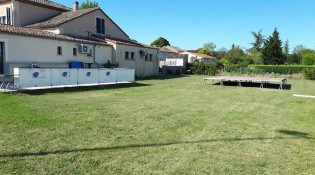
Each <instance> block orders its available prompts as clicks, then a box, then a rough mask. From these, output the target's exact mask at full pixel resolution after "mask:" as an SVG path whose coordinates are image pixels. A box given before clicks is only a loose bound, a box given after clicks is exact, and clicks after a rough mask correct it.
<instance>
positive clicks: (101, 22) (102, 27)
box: [96, 17, 105, 35]
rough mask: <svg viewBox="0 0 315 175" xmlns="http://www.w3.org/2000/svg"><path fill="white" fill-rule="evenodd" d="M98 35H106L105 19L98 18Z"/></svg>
mask: <svg viewBox="0 0 315 175" xmlns="http://www.w3.org/2000/svg"><path fill="white" fill-rule="evenodd" d="M96 33H98V34H103V35H104V34H105V19H102V18H98V17H97V18H96Z"/></svg>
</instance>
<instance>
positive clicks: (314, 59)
mask: <svg viewBox="0 0 315 175" xmlns="http://www.w3.org/2000/svg"><path fill="white" fill-rule="evenodd" d="M302 64H303V65H315V53H309V54H306V55H304V56H303V58H302Z"/></svg>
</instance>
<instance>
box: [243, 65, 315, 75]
mask: <svg viewBox="0 0 315 175" xmlns="http://www.w3.org/2000/svg"><path fill="white" fill-rule="evenodd" d="M248 67H249V68H250V69H251V70H255V69H257V70H259V71H262V72H265V73H278V74H294V73H303V72H304V70H315V66H305V65H249V66H248Z"/></svg>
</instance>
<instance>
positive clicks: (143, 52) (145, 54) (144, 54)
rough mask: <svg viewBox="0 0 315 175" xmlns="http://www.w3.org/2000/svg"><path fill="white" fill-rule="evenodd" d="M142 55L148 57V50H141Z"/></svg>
mask: <svg viewBox="0 0 315 175" xmlns="http://www.w3.org/2000/svg"><path fill="white" fill-rule="evenodd" d="M140 55H141V56H147V55H148V52H147V51H146V50H140Z"/></svg>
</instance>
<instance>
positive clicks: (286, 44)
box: [283, 39, 290, 56]
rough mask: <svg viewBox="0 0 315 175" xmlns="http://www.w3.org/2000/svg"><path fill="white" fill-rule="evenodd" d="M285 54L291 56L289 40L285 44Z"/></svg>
mask: <svg viewBox="0 0 315 175" xmlns="http://www.w3.org/2000/svg"><path fill="white" fill-rule="evenodd" d="M283 52H284V54H285V55H287V56H288V55H289V52H290V48H289V40H288V39H287V40H286V42H285V43H284V46H283Z"/></svg>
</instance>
